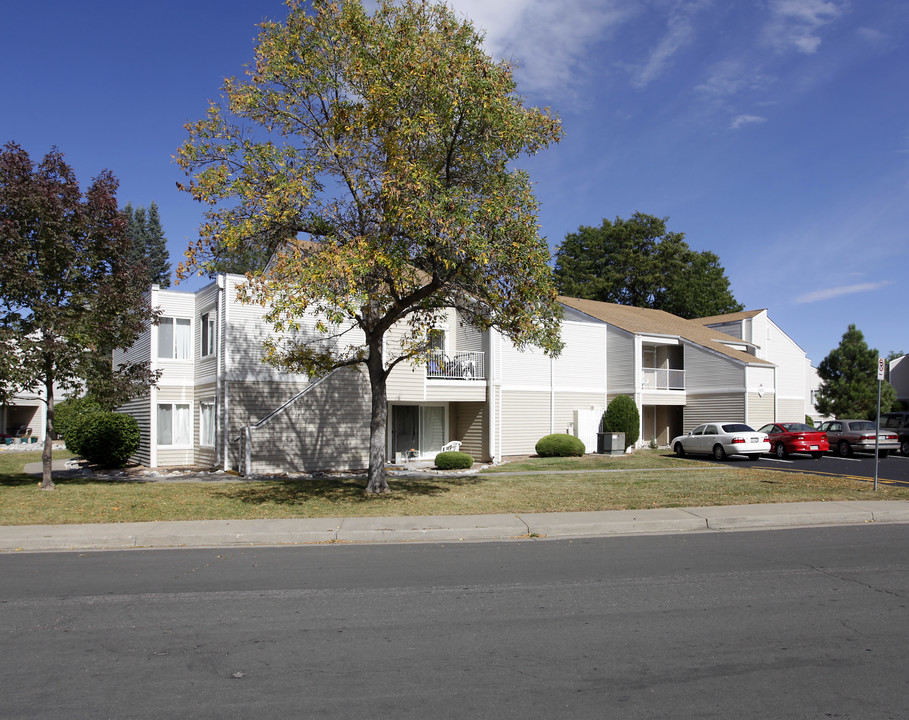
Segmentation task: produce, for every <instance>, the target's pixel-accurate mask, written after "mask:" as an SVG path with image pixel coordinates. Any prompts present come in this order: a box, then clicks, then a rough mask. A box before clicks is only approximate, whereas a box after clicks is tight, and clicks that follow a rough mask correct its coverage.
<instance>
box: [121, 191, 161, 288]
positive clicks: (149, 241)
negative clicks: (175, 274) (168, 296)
mask: <svg viewBox="0 0 909 720" xmlns="http://www.w3.org/2000/svg"><path fill="white" fill-rule="evenodd" d="M123 212H124V213H125V214H126V220H127V233H128V234H129V236H130V237H131V238H132V239H133V250H132V254H131V260H132V262H133V263H134V264H136V265H140V264H141V265H144V266H145V268H146V271H147V273H148V284H149V285H151V284H152V283H157V284H158V285H160V286H161V287H164V288H166V287H170V258H169V256H168V253H167V238H166V237H165V236H164V229H163V228H162V227H161V217H160V215H159V214H158V205H157V203H154V202H152V204H151V205H150V206H149V207H148V210H146V209H145V208H144V207H143V206H141V205H140V206H138V207H136V208H133V206H132V203H127V204H126V205H125V207H124V208H123Z"/></svg>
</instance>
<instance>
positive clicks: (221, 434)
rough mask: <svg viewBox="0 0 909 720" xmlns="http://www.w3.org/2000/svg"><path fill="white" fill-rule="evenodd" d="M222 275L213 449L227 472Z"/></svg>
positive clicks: (219, 280)
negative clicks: (215, 449)
mask: <svg viewBox="0 0 909 720" xmlns="http://www.w3.org/2000/svg"><path fill="white" fill-rule="evenodd" d="M224 280H225V278H224V275H218V302H217V307H218V337H217V342H216V350H215V352H216V353H217V355H216V358H215V368H217V369H216V372H215V396H216V397H217V399H218V401H217V402H216V403H215V428H216V430H215V432H216V434H217V437H216V438H215V447H218V446H219V445H220V446H221V447H222V448H223V450H222V456H223V457H222V460H221V469H222V470H225V471H227V470H229V469H230V468H229V467H228V459H229V456H228V451H227V443H228V438H227V409H226V404H227V394H226V393H225V392H224V390H225V385H224V368H223V367H222V366H221V363H222V362H223V361H224V353H223V352H222V349H221V348H222V346H223V345H224V343H226V342H227V333H226V332H225V330H226V328H227V323H226V322H225V320H226V318H225V312H226V308H225V305H226V303H225V302H224Z"/></svg>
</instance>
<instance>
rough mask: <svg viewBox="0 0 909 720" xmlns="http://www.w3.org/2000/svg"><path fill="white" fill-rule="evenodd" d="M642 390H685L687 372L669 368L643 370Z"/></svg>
mask: <svg viewBox="0 0 909 720" xmlns="http://www.w3.org/2000/svg"><path fill="white" fill-rule="evenodd" d="M641 389H642V390H684V389H685V371H684V370H670V369H669V368H646V367H645V368H641Z"/></svg>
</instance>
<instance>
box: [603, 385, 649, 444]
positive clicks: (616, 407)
mask: <svg viewBox="0 0 909 720" xmlns="http://www.w3.org/2000/svg"><path fill="white" fill-rule="evenodd" d="M603 432H607V433H625V447H629V446H631V445H634V444H635V443H636V442H637V441H638V438H639V437H640V436H641V414H640V413H639V412H638V406H637V405H635V404H634V400H632V399H631V398H630V397H628V396H627V395H617V396H616V397H614V398H613V399H612V400H611V401H610V403H609V405H607V406H606V412H604V413H603Z"/></svg>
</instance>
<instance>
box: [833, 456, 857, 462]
mask: <svg viewBox="0 0 909 720" xmlns="http://www.w3.org/2000/svg"><path fill="white" fill-rule="evenodd" d="M830 458H831V459H832V460H845V461H846V462H861V461H862V460H861V458H844V457H840V456H839V455H831V456H830Z"/></svg>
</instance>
